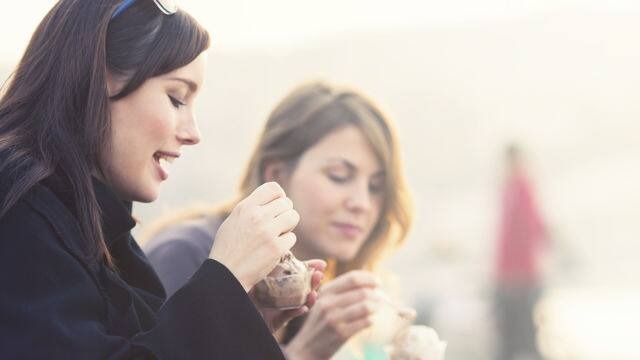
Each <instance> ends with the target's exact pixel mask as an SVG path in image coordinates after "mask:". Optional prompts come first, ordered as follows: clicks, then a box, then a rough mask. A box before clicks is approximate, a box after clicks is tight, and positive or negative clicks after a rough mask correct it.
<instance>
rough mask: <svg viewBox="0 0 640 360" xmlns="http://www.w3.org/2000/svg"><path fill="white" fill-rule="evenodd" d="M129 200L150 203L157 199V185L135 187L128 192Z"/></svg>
mask: <svg viewBox="0 0 640 360" xmlns="http://www.w3.org/2000/svg"><path fill="white" fill-rule="evenodd" d="M127 198H128V199H123V200H129V201H135V202H141V203H150V202H153V201H155V200H156V199H158V187H157V186H144V187H141V188H138V189H135V190H133V191H131V192H130V193H129V196H127Z"/></svg>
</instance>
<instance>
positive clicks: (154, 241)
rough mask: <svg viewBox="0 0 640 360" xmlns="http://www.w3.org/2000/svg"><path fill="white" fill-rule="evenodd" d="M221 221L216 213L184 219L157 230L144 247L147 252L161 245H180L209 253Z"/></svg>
mask: <svg viewBox="0 0 640 360" xmlns="http://www.w3.org/2000/svg"><path fill="white" fill-rule="evenodd" d="M221 223H222V220H221V219H220V217H218V216H214V215H205V216H200V217H197V218H193V219H186V220H182V221H180V222H178V223H175V224H172V225H169V226H166V227H164V228H162V229H161V230H159V231H156V232H155V233H154V234H153V235H152V236H150V237H149V238H148V239H147V240H146V241H145V242H144V246H143V247H144V249H145V252H147V253H150V252H153V251H154V250H156V249H159V248H161V247H167V246H172V247H175V246H179V247H187V248H192V249H193V250H194V251H198V252H206V253H207V254H208V253H209V251H210V250H211V247H212V246H213V240H214V238H215V235H216V233H217V231H218V228H219V227H220V224H221Z"/></svg>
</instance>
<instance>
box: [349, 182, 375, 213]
mask: <svg viewBox="0 0 640 360" xmlns="http://www.w3.org/2000/svg"><path fill="white" fill-rule="evenodd" d="M371 205H372V199H371V192H370V191H369V184H368V182H367V181H359V182H357V183H356V184H354V186H353V187H352V188H351V191H350V193H349V196H348V197H347V201H346V206H347V209H348V210H349V211H352V212H357V213H361V212H366V211H368V210H370V209H371Z"/></svg>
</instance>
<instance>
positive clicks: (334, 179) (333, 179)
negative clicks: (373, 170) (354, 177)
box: [327, 174, 348, 184]
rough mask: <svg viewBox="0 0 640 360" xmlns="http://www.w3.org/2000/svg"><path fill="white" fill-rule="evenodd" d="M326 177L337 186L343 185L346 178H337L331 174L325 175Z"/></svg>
mask: <svg viewBox="0 0 640 360" xmlns="http://www.w3.org/2000/svg"><path fill="white" fill-rule="evenodd" d="M327 177H329V179H330V180H331V181H333V182H335V183H338V184H343V183H345V182H347V180H348V178H347V177H346V176H338V175H333V174H327Z"/></svg>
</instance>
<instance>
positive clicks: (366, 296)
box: [318, 288, 379, 308]
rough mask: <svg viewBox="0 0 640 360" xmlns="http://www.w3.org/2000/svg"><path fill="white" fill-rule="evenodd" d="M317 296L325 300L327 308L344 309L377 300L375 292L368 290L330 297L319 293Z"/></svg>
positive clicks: (361, 289)
mask: <svg viewBox="0 0 640 360" xmlns="http://www.w3.org/2000/svg"><path fill="white" fill-rule="evenodd" d="M318 296H319V297H321V298H323V299H325V301H326V302H327V306H328V307H329V308H344V307H347V306H350V305H352V304H357V303H361V302H365V301H377V300H378V299H379V297H378V296H377V295H376V293H375V291H374V290H373V289H370V288H359V289H353V290H351V291H346V292H341V293H335V294H330V295H325V293H323V292H320V293H319V295H318Z"/></svg>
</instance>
